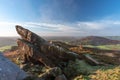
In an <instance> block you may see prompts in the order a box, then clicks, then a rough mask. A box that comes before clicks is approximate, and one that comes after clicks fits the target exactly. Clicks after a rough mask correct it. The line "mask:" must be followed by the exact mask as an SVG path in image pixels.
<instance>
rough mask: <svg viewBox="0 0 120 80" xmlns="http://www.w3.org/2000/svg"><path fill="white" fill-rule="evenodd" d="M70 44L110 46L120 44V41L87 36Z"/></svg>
mask: <svg viewBox="0 0 120 80" xmlns="http://www.w3.org/2000/svg"><path fill="white" fill-rule="evenodd" d="M70 43H71V44H75V45H80V44H82V45H95V46H97V45H112V44H120V41H118V40H111V39H108V38H105V37H99V36H88V37H84V38H82V39H78V40H75V41H71V42H70Z"/></svg>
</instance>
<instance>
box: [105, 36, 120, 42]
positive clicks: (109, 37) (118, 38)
mask: <svg viewBox="0 0 120 80" xmlns="http://www.w3.org/2000/svg"><path fill="white" fill-rule="evenodd" d="M106 38H108V39H112V40H119V41H120V36H106Z"/></svg>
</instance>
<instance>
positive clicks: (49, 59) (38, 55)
mask: <svg viewBox="0 0 120 80" xmlns="http://www.w3.org/2000/svg"><path fill="white" fill-rule="evenodd" d="M16 31H17V33H18V34H19V35H20V36H21V38H22V39H18V41H17V43H18V47H19V49H18V52H19V53H20V54H21V55H22V54H23V55H24V61H25V62H29V61H30V62H35V61H37V62H40V63H42V64H44V65H45V66H46V67H55V66H59V67H61V66H64V65H65V63H67V62H68V61H69V60H75V59H76V58H79V55H78V54H76V53H73V52H70V51H67V50H65V49H64V48H62V47H59V46H56V45H54V44H52V43H49V42H47V41H46V40H45V39H43V38H41V37H40V36H38V35H37V34H35V33H33V32H31V31H30V30H28V29H25V28H23V27H21V26H19V25H17V26H16Z"/></svg>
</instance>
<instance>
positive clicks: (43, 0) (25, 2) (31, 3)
mask: <svg viewBox="0 0 120 80" xmlns="http://www.w3.org/2000/svg"><path fill="white" fill-rule="evenodd" d="M119 8H120V1H119V0H36V1H35V0H13V1H10V0H0V37H1V36H2V37H13V36H18V34H17V32H16V30H15V25H21V26H23V27H24V28H27V29H29V30H31V31H33V32H35V33H37V34H38V35H40V36H78V37H79V36H120V31H119V30H120V10H119Z"/></svg>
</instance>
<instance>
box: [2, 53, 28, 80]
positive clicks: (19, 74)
mask: <svg viewBox="0 0 120 80" xmlns="http://www.w3.org/2000/svg"><path fill="white" fill-rule="evenodd" d="M26 77H27V74H26V73H25V72H24V71H23V70H21V69H20V68H19V67H18V66H17V65H15V64H14V63H12V62H11V61H10V60H8V59H7V58H5V57H4V56H3V55H2V53H0V80H23V79H24V78H26Z"/></svg>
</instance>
